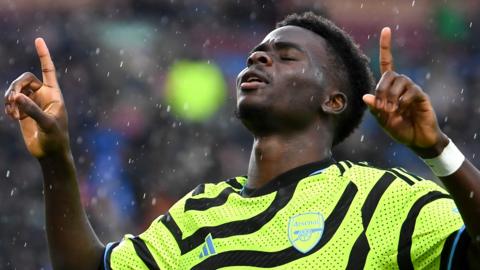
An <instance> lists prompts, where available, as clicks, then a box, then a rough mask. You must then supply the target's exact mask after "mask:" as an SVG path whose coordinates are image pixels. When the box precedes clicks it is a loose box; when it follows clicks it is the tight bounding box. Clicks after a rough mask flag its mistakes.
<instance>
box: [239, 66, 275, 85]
mask: <svg viewBox="0 0 480 270" xmlns="http://www.w3.org/2000/svg"><path fill="white" fill-rule="evenodd" d="M268 83H269V81H268V79H267V78H266V76H265V75H264V74H262V73H261V72H259V71H256V70H250V71H247V72H245V74H243V76H242V79H241V81H240V88H241V89H242V90H254V89H257V88H260V87H263V86H265V85H267V84H268Z"/></svg>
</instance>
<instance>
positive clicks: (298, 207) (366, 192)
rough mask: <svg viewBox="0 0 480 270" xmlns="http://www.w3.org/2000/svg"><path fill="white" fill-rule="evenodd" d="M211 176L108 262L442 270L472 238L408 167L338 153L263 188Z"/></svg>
mask: <svg viewBox="0 0 480 270" xmlns="http://www.w3.org/2000/svg"><path fill="white" fill-rule="evenodd" d="M246 181H247V179H246V178H245V177H236V178H233V179H230V180H227V181H224V182H220V183H217V184H210V183H209V184H202V185H200V186H198V187H197V188H195V189H194V190H193V191H192V192H190V193H189V194H187V195H186V196H185V197H184V198H182V199H181V200H180V201H178V202H177V203H176V204H175V205H173V206H172V207H171V208H170V210H169V211H168V212H167V213H166V214H164V215H162V216H160V217H159V218H157V219H156V220H154V221H153V222H152V224H151V226H150V227H149V228H148V229H147V230H146V231H145V232H144V233H142V234H140V235H138V236H133V235H126V236H125V237H124V238H123V240H122V241H120V242H116V243H111V244H109V245H108V246H107V248H106V250H105V255H104V265H103V266H104V267H105V269H225V270H227V269H228V270H231V269H263V268H272V269H441V268H447V266H448V265H449V264H452V260H453V258H454V256H453V255H454V252H455V250H456V247H457V246H458V245H459V243H460V242H461V241H460V240H459V239H463V238H465V237H464V236H463V235H466V233H462V231H464V230H463V221H462V219H461V216H460V214H459V212H458V209H457V207H456V206H455V203H454V202H453V200H452V199H450V197H449V195H448V194H447V193H446V191H444V190H443V189H442V188H441V187H439V186H438V185H437V184H435V183H434V182H432V181H427V180H423V179H422V178H420V177H417V176H414V175H411V174H409V173H408V172H406V171H405V170H403V169H400V168H396V169H391V170H383V169H378V168H374V167H371V166H368V165H367V164H366V163H352V162H350V161H341V162H334V161H332V160H327V161H321V162H316V163H311V164H307V165H304V166H301V167H298V168H295V169H293V170H291V171H288V172H286V173H284V174H282V175H280V176H278V177H276V178H275V179H273V180H272V181H271V182H270V183H269V184H267V185H266V186H265V187H262V188H260V189H257V190H249V189H246V188H244V186H245V183H246Z"/></svg>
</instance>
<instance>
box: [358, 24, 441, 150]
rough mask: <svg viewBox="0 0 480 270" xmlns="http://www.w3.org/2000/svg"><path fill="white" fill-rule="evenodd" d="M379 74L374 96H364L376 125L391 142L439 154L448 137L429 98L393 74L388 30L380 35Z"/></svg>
mask: <svg viewBox="0 0 480 270" xmlns="http://www.w3.org/2000/svg"><path fill="white" fill-rule="evenodd" d="M380 71H381V73H382V78H381V79H380V81H379V82H378V84H377V87H376V89H375V95H372V94H366V95H364V96H363V101H364V102H365V103H366V104H367V106H368V107H369V109H370V112H371V113H372V114H373V115H374V116H375V118H376V119H377V121H378V123H379V124H380V125H381V126H382V128H383V129H384V130H385V131H386V132H387V133H388V134H389V135H390V136H391V137H392V138H393V139H395V140H396V141H398V142H400V143H402V144H404V145H406V146H408V147H410V148H412V150H414V151H416V152H417V153H420V152H422V151H423V150H429V149H434V148H437V150H438V151H440V152H441V150H443V147H444V146H445V145H446V144H447V143H448V138H447V136H446V135H445V134H444V133H443V132H442V131H441V130H440V128H439V126H438V121H437V117H436V116H435V111H434V110H433V107H432V103H431V102H430V99H429V97H428V95H427V94H426V93H425V92H423V90H422V89H421V88H420V87H419V86H418V85H417V84H415V83H414V82H413V81H412V80H411V79H410V78H408V77H407V76H405V75H402V74H398V73H396V72H395V71H393V57H392V52H391V30H390V28H388V27H385V28H383V29H382V32H381V34H380ZM442 146H443V147H442ZM438 148H440V149H438ZM438 154H439V153H438Z"/></svg>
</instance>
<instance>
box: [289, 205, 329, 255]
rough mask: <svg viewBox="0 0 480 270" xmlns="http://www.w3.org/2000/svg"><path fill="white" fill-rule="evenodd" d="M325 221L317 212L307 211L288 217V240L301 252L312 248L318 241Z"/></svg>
mask: <svg viewBox="0 0 480 270" xmlns="http://www.w3.org/2000/svg"><path fill="white" fill-rule="evenodd" d="M324 227H325V222H324V219H323V216H322V214H321V213H319V212H308V213H303V214H299V215H295V216H293V217H290V220H289V221H288V240H290V243H292V245H293V247H294V248H296V249H297V250H298V251H300V252H302V253H307V252H309V251H310V250H312V249H313V248H314V247H315V246H316V245H317V244H318V242H319V241H320V238H322V234H323V228H324Z"/></svg>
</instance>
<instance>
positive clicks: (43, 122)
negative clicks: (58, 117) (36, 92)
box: [13, 93, 55, 131]
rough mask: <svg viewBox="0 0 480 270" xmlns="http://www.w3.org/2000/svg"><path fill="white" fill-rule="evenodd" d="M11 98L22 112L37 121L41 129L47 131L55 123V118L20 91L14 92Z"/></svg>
mask: <svg viewBox="0 0 480 270" xmlns="http://www.w3.org/2000/svg"><path fill="white" fill-rule="evenodd" d="M13 100H14V102H15V104H16V105H17V106H18V108H19V109H20V110H21V111H22V112H24V113H25V114H26V115H28V116H30V117H31V118H33V120H35V122H37V124H38V125H39V126H40V128H41V129H43V130H45V131H49V130H51V129H52V128H53V126H54V125H55V120H54V119H53V117H51V116H49V115H48V114H47V113H45V112H44V111H43V110H42V109H41V108H40V107H38V105H37V104H36V103H35V102H34V101H33V100H32V99H30V98H29V97H27V96H26V95H24V94H22V93H15V94H14V97H13Z"/></svg>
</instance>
